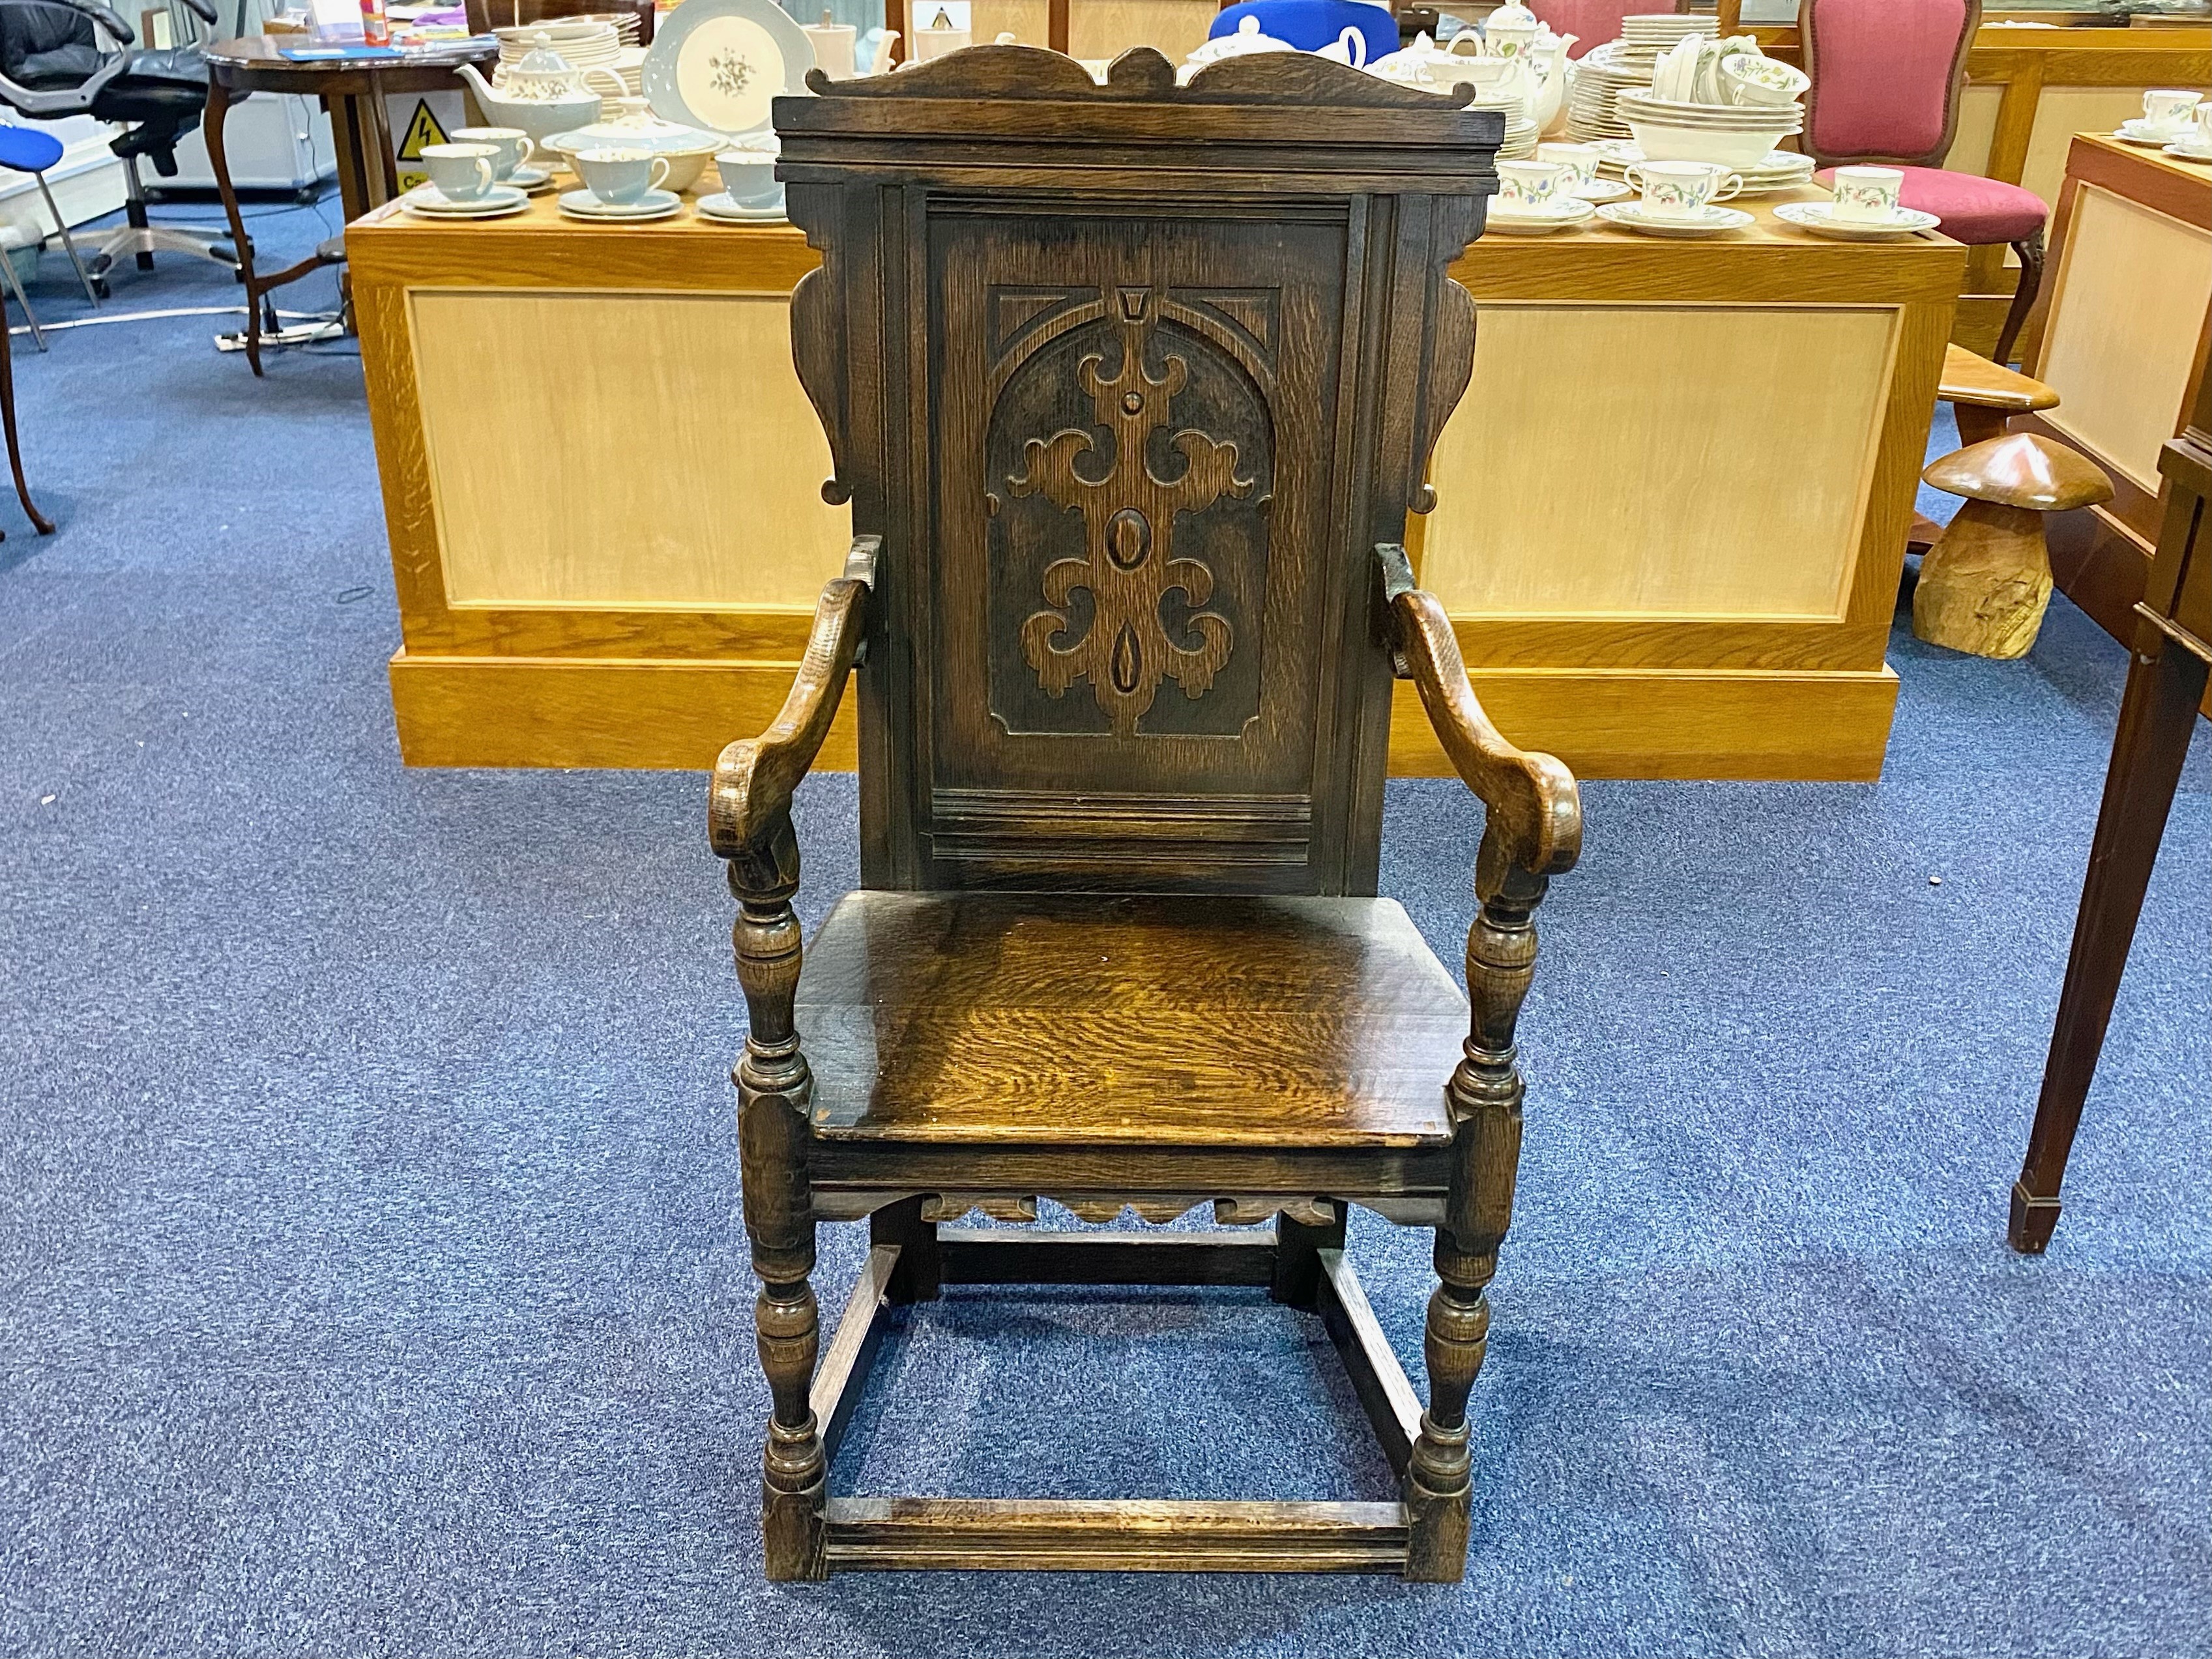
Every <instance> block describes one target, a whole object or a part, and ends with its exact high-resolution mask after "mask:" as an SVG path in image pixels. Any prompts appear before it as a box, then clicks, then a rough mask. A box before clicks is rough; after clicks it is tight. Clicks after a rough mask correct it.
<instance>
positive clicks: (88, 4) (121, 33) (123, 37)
mask: <svg viewBox="0 0 2212 1659" xmlns="http://www.w3.org/2000/svg"><path fill="white" fill-rule="evenodd" d="M186 3H188V4H189V3H190V0H186ZM6 6H16V7H24V8H28V7H32V6H45V7H47V8H49V9H53V10H58V11H73V12H75V13H76V15H78V16H80V17H88V18H90V19H91V20H92V21H94V23H96V24H98V25H99V26H100V27H101V28H103V29H105V30H106V32H107V33H108V34H109V35H110V36H111V37H112V39H113V40H114V41H115V44H116V45H118V46H132V45H135V44H136V43H137V39H138V36H137V32H136V31H135V30H134V29H132V28H131V25H130V24H128V23H126V22H125V21H123V17H122V15H121V14H120V13H118V12H117V11H116V10H115V9H113V8H112V7H111V6H106V5H102V4H101V3H100V0H0V7H6ZM210 21H212V20H210Z"/></svg>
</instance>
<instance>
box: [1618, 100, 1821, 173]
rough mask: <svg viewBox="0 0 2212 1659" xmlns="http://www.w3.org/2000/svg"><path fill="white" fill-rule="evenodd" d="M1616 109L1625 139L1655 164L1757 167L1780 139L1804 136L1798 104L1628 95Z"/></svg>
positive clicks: (1803, 117) (1800, 107) (1801, 107)
mask: <svg viewBox="0 0 2212 1659" xmlns="http://www.w3.org/2000/svg"><path fill="white" fill-rule="evenodd" d="M1615 108H1616V111H1617V112H1618V113H1619V115H1620V118H1621V119H1622V120H1623V121H1626V123H1627V124H1628V131H1629V136H1630V137H1632V138H1634V139H1635V141H1636V143H1638V145H1639V146H1640V147H1641V148H1642V149H1643V150H1644V153H1645V154H1646V155H1650V157H1652V159H1653V160H1655V161H1723V162H1726V163H1727V164H1728V165H1729V167H1750V166H1757V165H1758V164H1759V162H1760V161H1762V160H1763V159H1764V158H1765V156H1766V155H1768V154H1769V153H1770V152H1771V150H1772V149H1774V147H1775V146H1776V145H1778V144H1779V143H1781V142H1782V141H1783V140H1784V138H1787V137H1790V136H1791V135H1792V134H1793V133H1798V132H1802V131H1804V130H1805V111H1804V108H1803V106H1802V105H1798V104H1784V105H1781V106H1761V105H1753V106H1739V105H1735V104H1685V103H1677V102H1675V101H1674V100H1671V99H1665V98H1654V97H1653V96H1652V95H1651V94H1650V93H1649V92H1639V91H1634V90H1631V91H1628V92H1624V93H1622V94H1620V98H1619V100H1616V104H1615Z"/></svg>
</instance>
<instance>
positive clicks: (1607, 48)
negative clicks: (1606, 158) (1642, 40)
mask: <svg viewBox="0 0 2212 1659" xmlns="http://www.w3.org/2000/svg"><path fill="white" fill-rule="evenodd" d="M1618 44H1619V43H1618V42H1613V41H1608V42H1607V44H1606V45H1604V46H1600V47H1598V48H1596V49H1595V51H1593V52H1590V53H1589V56H1587V57H1585V58H1583V60H1582V67H1581V68H1580V70H1577V73H1576V76H1575V84H1574V93H1573V95H1572V96H1571V97H1570V98H1569V99H1568V100H1567V137H1569V138H1571V139H1572V140H1573V141H1574V142H1575V143H1578V144H1589V143H1596V142H1597V141H1598V140H1599V139H1601V138H1626V137H1628V124H1627V123H1626V122H1625V121H1623V120H1622V119H1621V118H1620V115H1619V113H1618V112H1616V111H1615V109H1614V107H1613V100H1615V99H1617V98H1618V97H1619V96H1620V94H1622V93H1623V92H1626V91H1630V90H1632V89H1633V88H1638V87H1648V86H1650V84H1651V65H1650V64H1644V66H1643V67H1642V69H1640V70H1638V69H1623V68H1621V67H1620V66H1619V65H1618V64H1615V63H1614V62H1613V53H1614V52H1615V51H1616V49H1617V47H1618Z"/></svg>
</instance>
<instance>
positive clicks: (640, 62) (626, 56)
mask: <svg viewBox="0 0 2212 1659" xmlns="http://www.w3.org/2000/svg"><path fill="white" fill-rule="evenodd" d="M608 67H609V68H611V69H612V70H614V72H615V73H616V74H617V75H619V76H622V78H623V86H625V87H626V88H629V95H630V96H631V97H633V98H642V97H643V96H644V95H645V48H644V47H643V46H624V47H623V48H622V49H621V50H620V51H619V52H616V53H615V61H614V62H613V63H612V64H610V65H608Z"/></svg>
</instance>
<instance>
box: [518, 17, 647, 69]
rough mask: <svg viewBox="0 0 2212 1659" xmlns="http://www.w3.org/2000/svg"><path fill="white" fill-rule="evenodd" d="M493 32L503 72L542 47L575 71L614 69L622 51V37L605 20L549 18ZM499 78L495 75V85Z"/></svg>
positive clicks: (593, 18) (592, 18) (594, 18)
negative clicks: (540, 21)
mask: <svg viewBox="0 0 2212 1659" xmlns="http://www.w3.org/2000/svg"><path fill="white" fill-rule="evenodd" d="M492 33H494V34H496V35H497V36H498V37H499V68H500V70H502V71H504V70H507V69H508V68H510V67H512V66H513V64H515V63H516V62H518V61H519V60H520V59H521V58H524V57H525V56H526V55H527V54H528V53H529V52H532V50H533V49H535V48H536V47H538V46H540V45H544V46H550V47H551V48H552V49H553V50H554V51H555V52H559V53H560V54H561V60H562V62H563V63H565V64H568V67H569V68H570V69H572V70H584V69H594V68H598V69H610V70H611V69H613V68H614V67H615V60H616V58H617V56H618V55H619V54H620V52H622V40H621V36H620V34H619V33H617V30H616V27H615V26H614V25H613V24H612V23H610V22H608V21H605V19H604V18H597V17H557V18H548V19H547V20H546V21H544V22H542V23H525V24H523V25H522V26H521V27H519V28H516V27H509V28H498V29H494V30H493V31H492ZM640 61H643V60H642V59H641V60H640ZM499 79H500V76H498V75H495V76H493V81H494V83H495V84H496V83H497V82H498V81H499Z"/></svg>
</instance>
